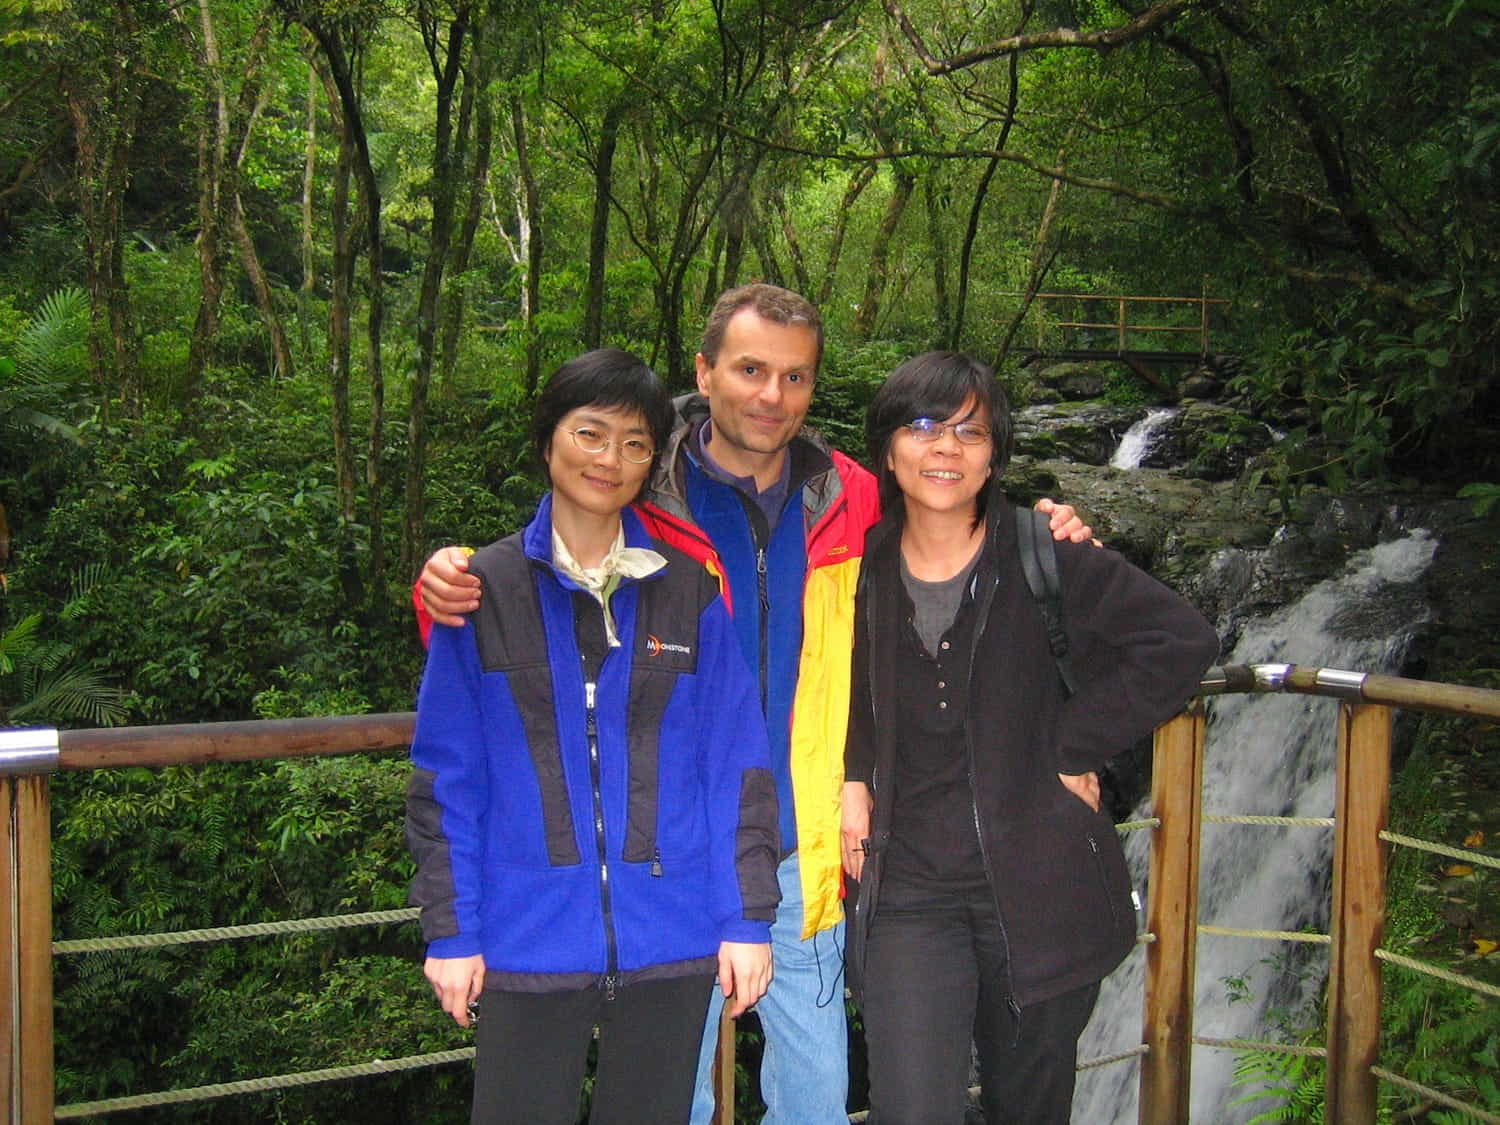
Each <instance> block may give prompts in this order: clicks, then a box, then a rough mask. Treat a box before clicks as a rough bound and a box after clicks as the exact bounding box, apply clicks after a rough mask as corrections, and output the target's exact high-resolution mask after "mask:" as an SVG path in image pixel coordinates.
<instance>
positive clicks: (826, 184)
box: [0, 0, 1500, 1121]
mask: <svg viewBox="0 0 1500 1125" xmlns="http://www.w3.org/2000/svg"><path fill="white" fill-rule="evenodd" d="M1061 29H1067V30H1068V31H1069V32H1070V34H1066V35H1065V34H1062V33H1061ZM1497 40H1500V2H1497V0H1452V2H1450V3H1447V4H1442V5H1430V4H1422V3H1418V2H1416V0H1329V2H1319V3H1306V2H1302V0H1224V2H1220V3H1214V4H1198V3H1177V2H1173V0H1163V2H1162V3H1158V4H1155V5H1151V4H1144V3H1143V4H1133V3H1125V2H1115V0H1044V2H1031V0H1026V2H1023V3H1015V2H995V3H964V4H959V3H956V2H950V0H912V2H910V3H905V4H898V3H894V2H887V3H883V4H882V3H875V2H873V0H854V2H849V0H839V2H822V0H811V2H803V3H800V4H795V5H793V4H786V3H781V2H779V0H673V2H670V3H651V4H645V3H638V2H635V0H608V2H606V3H600V4H587V5H583V4H569V3H561V2H557V0H547V2H544V3H532V4H520V3H514V2H513V0H339V2H337V3H335V2H331V0H200V3H198V4H197V5H185V4H168V3H165V2H163V0H45V2H43V0H0V590H3V593H0V722H5V723H20V722H39V721H47V722H51V723H56V724H77V725H94V724H104V723H113V722H122V721H123V722H130V723H162V722H191V721H210V720H222V719H240V718H248V717H254V716H261V717H280V716H296V715H312V714H335V713H350V712H358V711H384V710H406V709H409V708H410V707H411V706H412V701H413V692H414V688H415V685H416V682H417V677H418V675H419V672H420V667H421V650H420V647H419V645H418V644H417V642H416V639H415V637H414V634H413V631H412V629H411V627H410V617H409V614H408V610H407V604H408V597H409V583H410V579H411V577H412V573H413V570H414V567H415V564H416V563H417V561H419V560H420V559H421V558H422V557H423V556H424V555H425V554H426V553H427V552H428V551H429V550H430V549H431V548H433V547H435V546H436V545H439V544H442V543H446V542H452V541H470V542H482V541H486V540H488V539H491V538H494V537H496V536H499V535H501V534H504V533H506V532H508V531H510V530H512V529H514V528H515V527H517V526H518V525H519V524H520V523H521V521H522V520H523V519H524V518H525V517H526V516H527V514H528V513H529V511H530V509H531V506H532V505H533V503H534V501H535V498H536V495H537V492H538V489H539V486H540V482H539V478H538V476H537V474H536V472H535V468H534V466H532V465H530V464H529V461H528V457H527V454H526V452H525V450H526V442H525V440H524V433H525V428H526V413H527V406H528V402H529V396H530V394H531V392H532V391H533V390H534V388H535V385H536V382H537V380H538V379H539V378H540V377H541V376H542V375H544V374H545V372H546V371H547V370H549V369H550V368H551V367H553V366H555V365H556V363H557V362H559V361H561V360H562V359H564V358H566V357H568V356H570V355H572V354H574V353H576V352H578V351H579V350H581V349H583V348H585V347H589V346H594V345H597V344H599V343H611V344H619V345H623V346H626V347H631V348H635V349H637V350H639V351H640V352H641V353H642V354H643V355H645V356H647V357H648V358H649V359H650V360H651V362H652V363H654V364H655V365H656V366H657V368H658V369H659V370H661V371H662V372H663V373H664V374H666V375H667V376H668V377H669V378H670V379H671V380H672V381H673V383H674V386H676V387H677V388H679V389H687V388H688V386H689V384H690V378H691V375H690V373H691V357H692V353H693V350H694V344H693V342H694V339H695V337H696V334H697V332H698V331H699V329H700V328H701V324H702V319H703V316H704V313H705V311H706V308H707V306H708V304H709V303H710V302H711V301H712V298H713V296H714V295H715V294H716V293H717V292H718V291H719V290H720V289H721V288H723V287H726V286H728V285H731V284H735V283H738V282H743V281H747V280H751V279H757V278H758V279H766V280H771V281H777V282H781V283H784V284H787V285H790V286H792V287H794V288H797V289H799V290H800V291H802V292H804V293H806V294H807V295H808V296H810V297H812V298H813V299H815V300H816V301H817V302H818V303H819V304H820V306H821V307H822V309H823V310H824V313H825V315H826V317H827V320H828V349H827V357H826V361H825V368H824V371H823V373H822V377H821V381H820V386H819V390H818V396H817V402H816V407H815V418H814V420H815V422H816V424H818V425H819V426H820V427H821V428H822V429H823V430H824V431H825V432H826V433H828V434H829V436H830V437H831V438H832V439H833V440H834V441H835V442H836V443H837V444H838V445H840V446H842V447H843V448H846V449H848V450H850V451H851V452H855V453H859V452H861V450H862V445H863V437H862V433H861V429H862V413H863V407H864V404H865V402H866V401H868V397H869V395H870V394H871V393H872V391H873V388H874V387H875V386H876V385H877V384H878V382H879V380H880V378H881V377H882V376H883V375H884V374H885V373H886V372H887V371H888V370H889V369H890V368H891V367H892V366H894V365H895V363H897V362H898V361H899V360H900V359H901V358H903V357H904V356H906V355H908V354H910V353H911V352H913V351H915V350H918V349H921V348H926V347H931V346H954V347H962V348H966V349H970V350H973V351H975V352H976V353H978V354H981V355H983V356H985V357H986V358H994V359H997V360H1000V361H1001V362H1002V366H1003V367H1004V368H1005V370H1006V371H1007V373H1008V374H1009V375H1014V374H1015V373H1016V360H1017V357H1016V355H1015V354H1014V353H1015V350H1016V349H1017V348H1018V347H1019V346H1020V341H1022V340H1027V341H1030V340H1032V339H1035V338H1037V337H1038V335H1039V334H1040V335H1042V336H1043V337H1045V334H1046V323H1045V320H1046V315H1045V314H1044V312H1043V310H1042V308H1041V307H1040V306H1039V305H1037V304H1034V303H1033V302H1032V301H1031V299H1030V298H1031V295H1032V294H1034V293H1037V292H1046V291H1054V292H1074V293H1095V294H1138V295H1179V296H1198V295H1200V294H1204V293H1207V294H1209V295H1212V296H1214V297H1222V298H1225V299H1227V300H1228V301H1229V302H1230V303H1229V305H1228V306H1227V308H1226V311H1224V312H1222V314H1219V313H1216V314H1215V318H1214V323H1213V326H1212V336H1213V350H1214V351H1215V352H1217V353H1223V354H1226V355H1231V356H1234V357H1236V358H1237V360H1238V361H1239V362H1238V363H1237V365H1236V366H1233V367H1232V368H1231V373H1232V380H1231V382H1232V385H1233V387H1234V389H1235V390H1236V391H1237V392H1238V393H1240V394H1241V395H1243V396H1245V398H1246V399H1247V400H1248V401H1251V402H1253V403H1255V404H1257V405H1258V406H1259V407H1261V408H1262V409H1263V410H1264V411H1266V412H1267V413H1268V414H1269V415H1272V416H1274V417H1277V418H1279V419H1284V420H1285V421H1286V424H1287V427H1288V428H1289V429H1290V431H1291V432H1290V434H1289V437H1288V440H1286V441H1284V442H1282V443H1281V445H1280V446H1278V451H1277V452H1276V453H1275V454H1273V455H1272V456H1270V457H1269V458H1267V459H1266V460H1265V461H1264V462H1263V463H1262V464H1261V465H1260V467H1259V471H1260V472H1262V473H1267V474H1271V475H1272V476H1275V477H1277V478H1279V479H1280V481H1281V483H1282V486H1283V495H1284V496H1287V497H1290V496H1292V495H1293V494H1294V493H1295V491H1296V489H1297V488H1298V487H1299V486H1300V485H1301V484H1303V483H1305V482H1324V483H1330V484H1335V485H1337V484H1339V483H1340V482H1342V481H1344V480H1346V479H1349V478H1353V477H1369V476H1379V475H1381V474H1402V475H1413V476H1418V477H1426V478H1429V479H1434V480H1440V481H1444V482H1446V483H1447V484H1449V485H1451V486H1452V487H1453V488H1454V489H1455V490H1458V489H1460V488H1463V489H1464V494H1465V495H1467V496H1470V497H1472V498H1473V500H1474V503H1475V504H1476V506H1478V507H1487V506H1489V505H1492V504H1493V502H1494V499H1495V495H1496V489H1497V485H1496V484H1495V483H1493V482H1495V481H1496V480H1500V453H1497V450H1500V425H1497V422H1500V385H1497V379H1496V375H1497V368H1496V364H1497V358H1496V357H1497V355H1500V346H1497V345H1500V340H1497V333H1500V251H1497V247H1500V202H1497V200H1500V184H1497V158H1500V63H1497V61H1496V59H1497V57H1500V51H1497V47H1500V42H1497ZM1395 76H1399V81H1397V80H1395ZM1052 342H1053V343H1063V342H1066V341H1063V340H1060V339H1056V338H1054V339H1053V340H1052ZM1110 393H1111V395H1112V397H1114V398H1115V399H1117V400H1118V401H1122V402H1123V401H1137V400H1139V399H1140V397H1141V396H1142V394H1143V393H1144V392H1143V390H1142V385H1141V384H1139V383H1136V382H1134V381H1129V380H1118V381H1116V382H1115V384H1114V385H1113V386H1112V388H1111V392H1110ZM403 772H404V771H403V766H402V763H400V762H399V761H396V760H394V759H389V758H388V759H381V760H372V761H355V760H344V761H336V762H317V763H313V762H306V763H295V764H292V763H287V764H281V765H276V766H258V767H249V766H245V767H227V766H225V767H216V768H213V769H205V770H186V769H182V770H178V769H173V770H166V771H152V772H147V771H133V770H122V771H112V772H103V773H100V774H97V775H92V776H76V775H74V776H68V777H65V778H61V779H59V781H58V784H57V786H56V794H55V809H54V812H55V817H56V823H57V826H58V827H57V839H56V842H55V846H56V851H57V861H56V863H57V875H56V885H57V897H56V901H57V925H56V929H57V936H58V937H59V938H63V939H68V938H79V937H86V936H93V935H102V934H114V933H123V932H131V931H137V930H148V931H150V930H169V929H181V928H191V927H200V926H209V925H223V924H229V923H231V922H235V921H240V920H249V919H255V918H263V917H278V918H280V917H292V916H296V915H300V914H322V913H339V912H349V911H354V910H362V909H378V908H381V907H389V906H393V905H398V904H399V903H400V901H401V898H402V895H403V893H404V881H405V878H406V874H407V869H406V859H405V856H404V852H403V850H402V848H401V844H400V835H399V831H398V822H399V816H400V806H401V783H402V778H403ZM416 946H417V942H416V937H415V934H414V932H413V931H412V930H411V929H410V928H408V929H404V930H392V931H390V932H364V931H354V932H350V933H342V934H340V935H339V936H336V937H327V936H316V937H298V938H293V939H255V940H251V941H242V942H235V943H230V944H228V945H223V946H214V947H203V948H199V947H195V946H188V947H183V948H175V949H173V950H170V951H166V952H158V953H133V954H125V955H109V956H105V955H89V956H87V957H82V958H77V959H64V960H63V961H62V962H60V964H59V974H60V975H59V989H58V1005H59V1007H58V1058H59V1097H60V1100H61V1101H63V1102H67V1101H75V1100H82V1099H88V1098H94V1097H105V1096H114V1095H119V1094H122V1093H125V1092H129V1091H139V1090H143V1089H150V1088H154V1087H157V1086H182V1085H192V1084H196V1083H206V1082H215V1081H223V1080H228V1079H229V1078H232V1077H240V1076H251V1075H257V1074H264V1073H271V1072H274V1071H279V1070H294V1069H301V1068H316V1067H321V1066H331V1065H335V1064H336V1063H337V1062H339V1061H346V1060H353V1059H358V1058H368V1057H372V1056H375V1055H387V1056H395V1055H402V1054H408V1053H415V1052H417V1051H420V1050H427V1049H437V1048H438V1047H439V1046H443V1045H452V1044H454V1043H456V1042H458V1041H460V1039H461V1037H460V1036H459V1035H458V1033H457V1032H456V1031H455V1030H454V1029H452V1027H451V1026H448V1027H445V1026H443V1021H442V1020H440V1019H438V1018H437V1016H436V1014H435V1012H434V1010H433V1006H432V1005H431V1004H430V1001H429V998H428V997H427V995H426V989H425V986H423V985H422V984H421V981H420V977H419V974H418V973H417V971H416V969H415V967H414V964H413V960H414V957H415V950H416ZM1411 995H1414V994H1411ZM1408 1005H1409V1008H1410V1011H1411V1012H1415V1011H1416V1009H1417V1008H1418V1007H1420V1008H1421V1011H1422V1013H1424V1015H1423V1016H1422V1019H1427V1018H1429V1014H1430V1013H1431V1012H1432V1011H1433V1010H1434V1005H1433V1004H1429V1003H1427V1002H1426V1001H1425V1000H1423V1001H1422V1003H1421V1004H1420V1005H1419V1004H1418V1003H1417V1001H1416V1000H1411V999H1409V1000H1408ZM1405 1011H1407V1009H1406V1008H1403V1009H1401V1010H1400V1011H1399V1012H1395V1013H1393V1017H1392V1018H1393V1021H1395V1022H1393V1024H1392V1026H1400V1027H1408V1026H1410V1027H1411V1028H1412V1031H1411V1033H1410V1037H1409V1039H1408V1041H1413V1042H1421V1041H1422V1040H1421V1037H1422V1035H1423V1034H1424V1032H1422V1030H1421V1029H1420V1027H1419V1026H1418V1023H1419V1021H1418V1020H1417V1018H1416V1016H1415V1015H1414V1016H1413V1018H1412V1020H1411V1021H1408V1022H1405V1023H1403V1022H1400V1020H1399V1019H1398V1016H1400V1012H1405ZM1408 1014H1410V1013H1408ZM1444 1018H1446V1017H1444ZM1453 1018H1454V1019H1455V1020H1458V1021H1459V1022H1460V1023H1462V1020H1463V1013H1454V1014H1453ZM142 1021H144V1022H145V1024H146V1025H147V1027H148V1028H149V1031H148V1033H146V1034H142V1033H141V1031H140V1027H141V1024H142ZM1403 1034H1404V1033H1403ZM272 1044H274V1048H275V1049H274V1050H272V1049H271V1045H272ZM1465 1049H1468V1048H1467V1047H1466V1048H1465ZM1475 1049H1476V1050H1480V1051H1481V1052H1482V1050H1483V1049H1484V1048H1483V1047H1482V1046H1480V1047H1476V1048H1475ZM1489 1049H1490V1050H1491V1052H1492V1051H1493V1048H1492V1047H1491V1048H1489ZM1418 1054H1421V1052H1420V1051H1419V1052H1418ZM1447 1055H1448V1056H1450V1057H1451V1055H1452V1052H1451V1051H1448V1052H1447ZM1422 1057H1429V1058H1438V1057H1439V1055H1438V1054H1433V1053H1429V1054H1427V1055H1422ZM1434 1065H1436V1064H1434ZM459 1069H461V1068H447V1069H446V1070H440V1071H437V1072H433V1073H429V1074H427V1075H424V1076H421V1077H414V1078H406V1079H381V1080H371V1081H368V1082H362V1083H354V1084H349V1085H341V1086H338V1087H326V1088H317V1087H314V1088H311V1089H308V1090H304V1091H300V1092H297V1093H294V1094H285V1095H274V1096H263V1097H259V1098H251V1099H245V1100H243V1101H240V1100H239V1099H235V1100H233V1101H232V1102H230V1101H227V1102H224V1103H222V1104H214V1103H209V1104H208V1105H207V1106H205V1107H202V1108H196V1109H195V1108H183V1109H178V1110H173V1111H170V1114H169V1113H168V1112H167V1111H161V1113H160V1114H158V1119H166V1117H167V1116H170V1115H173V1114H175V1115H176V1116H178V1117H181V1118H183V1119H188V1118H192V1119H199V1118H203V1119H208V1118H213V1119H215V1120H218V1119H224V1120H230V1119H233V1120H241V1119H243V1120H247V1121H248V1120H257V1121H258V1120H267V1119H272V1118H274V1119H279V1120H348V1119H356V1118H364V1119H368V1120H371V1121H375V1120H398V1119H399V1120H427V1119H431V1120H442V1119H457V1117H458V1116H460V1114H459V1113H458V1111H457V1109H456V1107H457V1106H459V1105H460V1104H461V1103H462V1101H463V1096H462V1092H461V1089H460V1087H461V1086H462V1079H461V1077H460V1076H459V1073H458V1070H459ZM745 1096H746V1098H750V1097H752V1096H753V1095H752V1094H751V1093H750V1091H749V1090H748V1088H747V1090H746V1093H745Z"/></svg>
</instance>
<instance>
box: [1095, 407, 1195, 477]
mask: <svg viewBox="0 0 1500 1125" xmlns="http://www.w3.org/2000/svg"><path fill="white" fill-rule="evenodd" d="M1181 413H1182V411H1181V410H1180V409H1178V408H1176V407H1162V408H1160V409H1157V410H1151V411H1148V412H1147V414H1146V416H1145V417H1144V418H1142V419H1141V420H1140V421H1139V422H1136V423H1135V424H1133V425H1132V426H1131V427H1130V429H1128V430H1126V431H1125V436H1124V437H1122V438H1121V439H1120V444H1119V445H1118V446H1117V447H1116V448H1115V452H1114V455H1113V456H1112V457H1110V459H1109V464H1110V468H1112V469H1138V468H1140V467H1141V462H1142V461H1144V460H1145V459H1146V454H1148V453H1150V452H1151V446H1152V444H1153V442H1154V441H1155V440H1156V434H1157V432H1158V431H1159V430H1160V429H1161V428H1162V427H1163V426H1165V425H1166V424H1167V423H1168V422H1169V421H1171V420H1172V419H1173V418H1175V417H1177V415H1179V414H1181Z"/></svg>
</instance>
